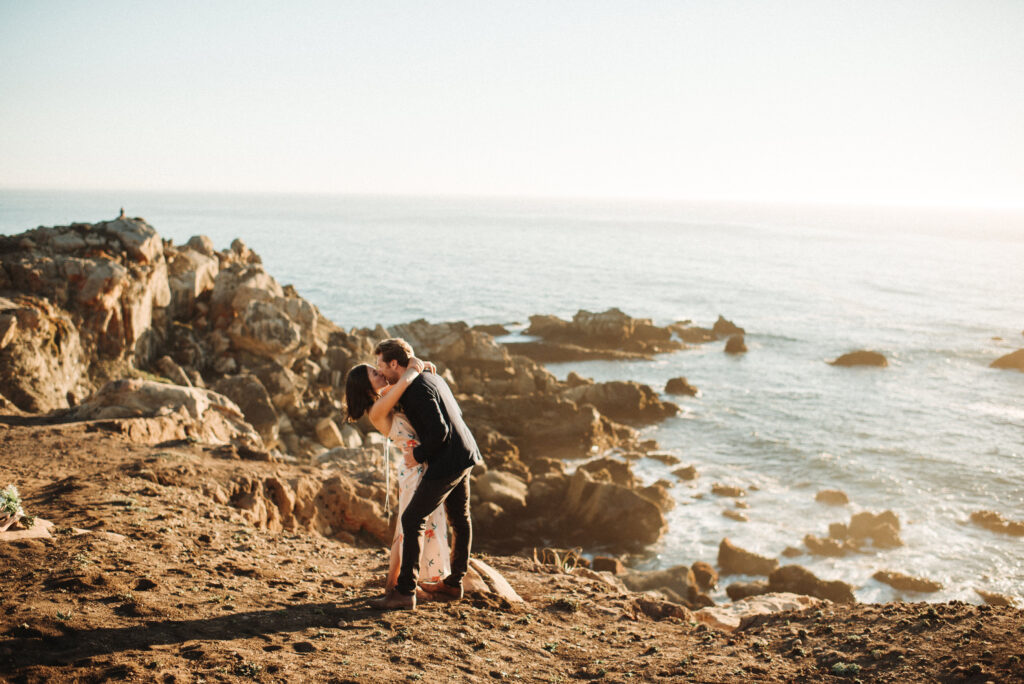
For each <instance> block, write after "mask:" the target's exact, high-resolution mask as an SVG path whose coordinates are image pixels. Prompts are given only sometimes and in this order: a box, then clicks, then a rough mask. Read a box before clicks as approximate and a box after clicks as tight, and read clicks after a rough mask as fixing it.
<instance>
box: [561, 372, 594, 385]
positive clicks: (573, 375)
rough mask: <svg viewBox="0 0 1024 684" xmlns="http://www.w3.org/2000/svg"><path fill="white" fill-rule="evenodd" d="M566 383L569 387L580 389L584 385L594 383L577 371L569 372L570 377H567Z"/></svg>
mask: <svg viewBox="0 0 1024 684" xmlns="http://www.w3.org/2000/svg"><path fill="white" fill-rule="evenodd" d="M565 382H566V384H567V385H569V387H580V386H582V385H593V384H594V381H593V380H591V379H590V378H584V377H583V376H581V375H580V374H579V373H577V372H576V371H569V375H567V376H566V378H565Z"/></svg>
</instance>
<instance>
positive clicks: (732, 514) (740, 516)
mask: <svg viewBox="0 0 1024 684" xmlns="http://www.w3.org/2000/svg"><path fill="white" fill-rule="evenodd" d="M722 515H724V516H725V517H726V518H729V519H730V520H735V521H736V522H750V518H748V517H747V516H746V514H745V513H740V512H739V511H736V510H733V509H731V508H727V509H725V510H724V511H722Z"/></svg>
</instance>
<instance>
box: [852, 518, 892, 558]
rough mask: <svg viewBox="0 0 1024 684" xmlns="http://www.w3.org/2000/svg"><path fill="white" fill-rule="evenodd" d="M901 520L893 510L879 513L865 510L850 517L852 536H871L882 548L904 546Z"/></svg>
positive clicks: (860, 538) (856, 537)
mask: <svg viewBox="0 0 1024 684" xmlns="http://www.w3.org/2000/svg"><path fill="white" fill-rule="evenodd" d="M899 530H900V521H899V518H898V517H896V514H895V513H893V512H892V511H884V512H882V513H879V514H877V515H875V514H873V513H869V512H867V511H864V512H862V513H857V514H855V515H854V516H853V517H851V518H850V536H851V537H853V538H854V539H858V540H862V539H867V538H869V537H870V538H871V540H872V542H873V543H874V545H875V546H877V547H878V548H880V549H891V548H895V547H897V546H903V541H902V540H901V539H900V535H899Z"/></svg>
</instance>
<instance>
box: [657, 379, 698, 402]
mask: <svg viewBox="0 0 1024 684" xmlns="http://www.w3.org/2000/svg"><path fill="white" fill-rule="evenodd" d="M697 392H698V390H697V388H696V387H694V386H693V385H691V384H690V383H688V382H687V381H686V378H683V377H679V378H672V379H670V380H669V381H668V382H666V383H665V393H666V394H685V395H686V396H688V397H695V396H697Z"/></svg>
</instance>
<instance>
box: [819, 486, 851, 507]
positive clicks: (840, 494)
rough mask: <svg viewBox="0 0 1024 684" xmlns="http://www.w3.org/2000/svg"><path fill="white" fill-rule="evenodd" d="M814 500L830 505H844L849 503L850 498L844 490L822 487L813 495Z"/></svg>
mask: <svg viewBox="0 0 1024 684" xmlns="http://www.w3.org/2000/svg"><path fill="white" fill-rule="evenodd" d="M814 500H815V501H818V502H821V503H825V504H828V505H830V506H845V505H846V504H848V503H850V498H849V497H848V496H846V492H844V491H841V490H839V489H822V490H821V491H820V492H818V493H817V494H815V495H814Z"/></svg>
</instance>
